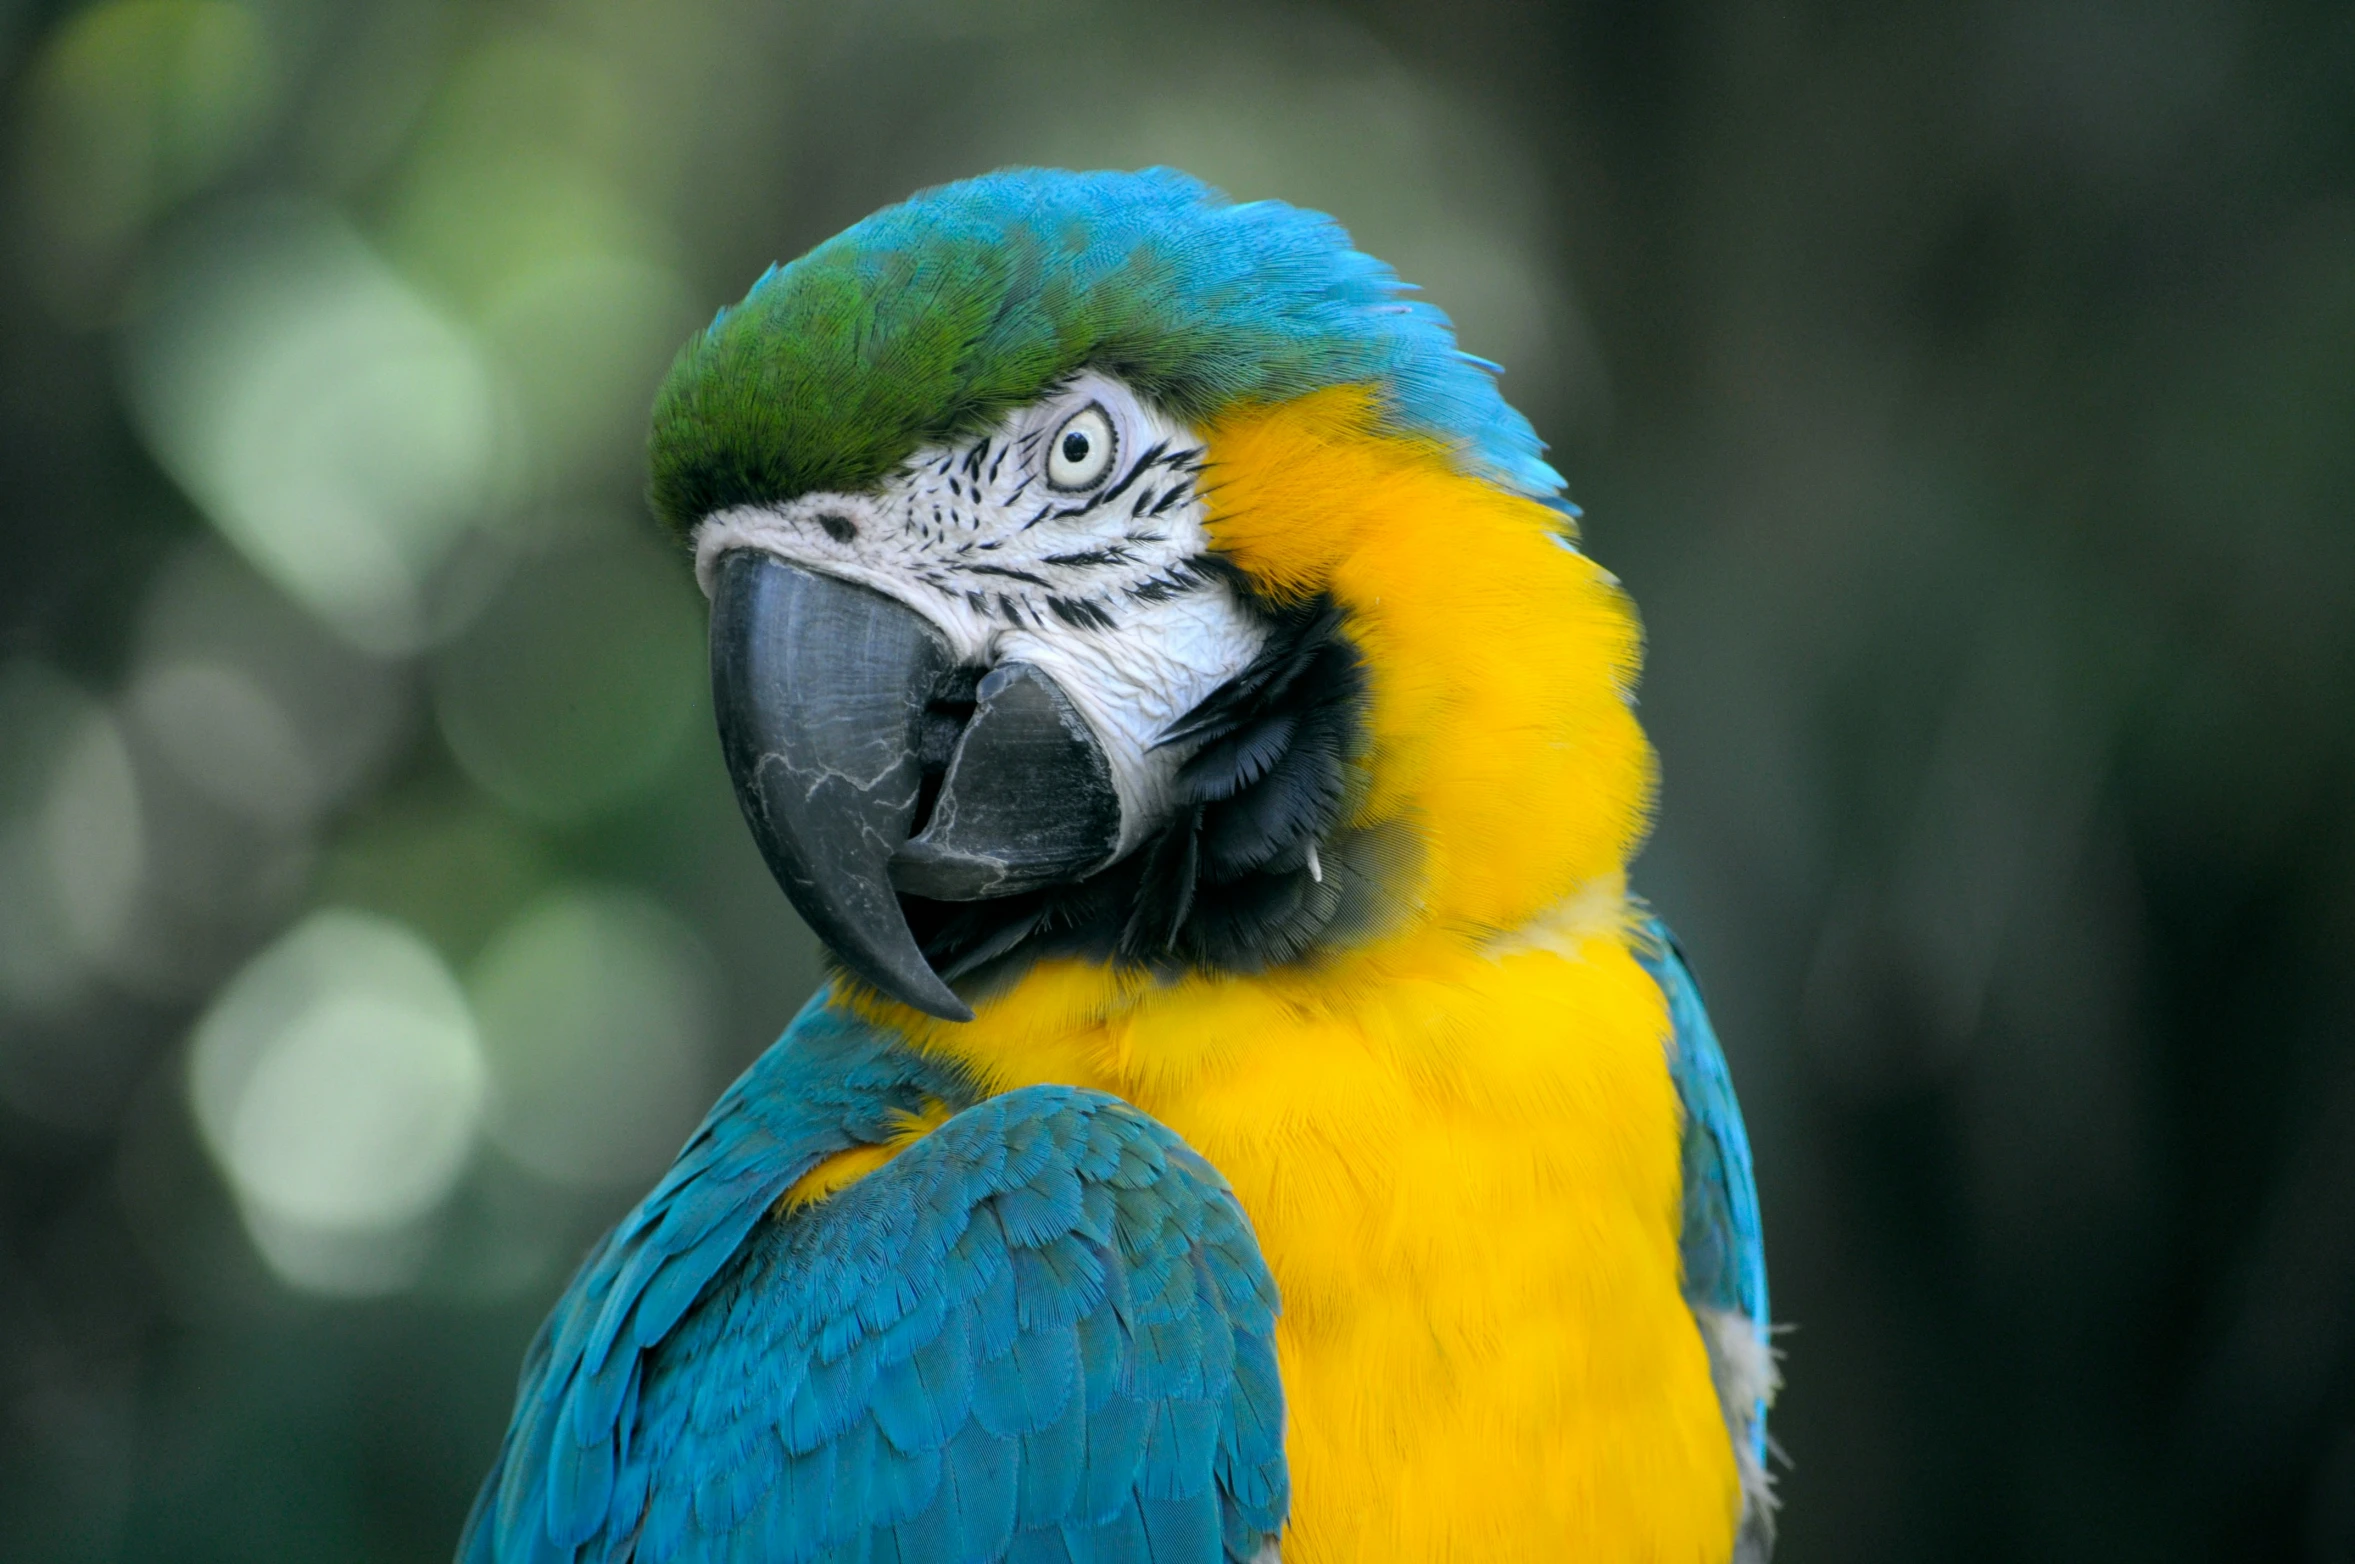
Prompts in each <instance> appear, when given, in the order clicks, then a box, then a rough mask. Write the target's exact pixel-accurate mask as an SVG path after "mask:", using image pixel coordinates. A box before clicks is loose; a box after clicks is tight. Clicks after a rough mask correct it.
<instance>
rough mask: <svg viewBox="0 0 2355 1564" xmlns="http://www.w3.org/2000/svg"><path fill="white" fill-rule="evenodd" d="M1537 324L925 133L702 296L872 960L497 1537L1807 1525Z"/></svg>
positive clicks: (736, 704)
mask: <svg viewBox="0 0 2355 1564" xmlns="http://www.w3.org/2000/svg"><path fill="white" fill-rule="evenodd" d="M1500 373H1501V370H1500V367H1499V366H1498V365H1496V364H1494V363H1492V362H1490V361H1488V360H1485V359H1481V358H1477V357H1474V356H1472V355H1470V354H1468V353H1466V352H1464V351H1462V350H1461V349H1460V348H1459V347H1458V346H1457V342H1456V337H1455V333H1454V328H1453V326H1452V324H1451V323H1450V321H1449V318H1448V317H1447V316H1446V315H1445V314H1444V313H1443V312H1442V311H1441V310H1440V309H1439V308H1438V307H1437V306H1436V305H1434V304H1432V303H1430V302H1427V301H1425V300H1423V299H1422V298H1420V297H1419V296H1418V295H1417V292H1416V290H1414V289H1413V288H1412V287H1411V286H1410V285H1409V284H1407V283H1405V282H1403V281H1401V280H1400V278H1399V277H1398V275H1397V274H1396V273H1395V272H1394V271H1393V270H1392V269H1391V268H1390V267H1388V266H1387V265H1385V264H1383V263H1382V262H1380V261H1378V260H1376V259H1374V258H1372V257H1371V256H1369V255H1367V254H1364V253H1361V252H1360V251H1359V250H1358V249H1357V248H1356V247H1355V245H1354V242H1353V241H1352V240H1351V238H1350V237H1349V235H1348V233H1347V232H1346V231H1345V230H1344V229H1343V228H1342V227H1341V226H1340V225H1339V224H1338V223H1337V222H1336V221H1335V220H1334V219H1332V218H1330V217H1327V216H1325V215H1322V214H1320V213H1317V212H1314V211H1310V210H1307V209H1305V208H1301V207H1296V206H1293V205H1289V204H1286V203H1283V202H1280V201H1274V200H1253V201H1235V200H1232V199H1230V198H1229V197H1227V196H1226V195H1225V194H1223V193H1221V192H1219V191H1217V190H1215V189H1213V188H1212V187H1210V186H1208V185H1206V184H1204V183H1202V182H1200V181H1198V180H1196V179H1194V178H1193V177H1191V176H1189V175H1187V174H1184V173H1181V172H1178V171H1175V170H1171V169H1151V170H1146V171H1143V172H1097V173H1075V172H1069V171H1063V170H1056V169H1041V168H1010V169H1002V170H999V171H997V172H993V173H989V174H985V175H982V176H979V177H975V178H970V179H966V180H963V181H960V182H956V183H950V184H945V185H942V186H939V187H937V188H932V189H929V190H926V191H923V192H920V193H918V194H916V195H914V196H912V197H910V198H909V199H907V200H905V201H903V202H901V203H899V204H896V205H893V206H889V207H886V208H884V209H883V210H881V211H879V212H877V213H876V214H874V215H873V216H870V217H868V218H866V219H864V220H863V221H860V222H858V223H857V224H855V225H854V226H852V227H850V228H848V229H846V230H844V231H843V232H841V233H840V234H838V235H836V236H835V237H834V238H832V239H829V240H827V241H826V242H824V243H822V244H820V245H818V246H817V247H816V248H815V249H813V250H811V251H809V252H808V253H807V254H805V255H803V256H802V257H801V258H799V259H798V260H795V261H793V262H791V263H790V264H786V265H783V266H781V267H780V266H772V267H770V268H769V269H768V271H767V272H766V273H764V274H763V275H762V276H761V277H760V278H759V279H758V280H757V281H756V282H755V283H754V284H753V286H752V288H751V290H750V291H749V292H748V293H747V294H746V295H745V296H744V298H743V299H742V301H741V302H739V303H737V304H735V305H732V306H730V307H728V308H726V309H723V310H721V311H720V312H719V314H718V315H717V316H716V317H715V318H714V319H713V320H712V322H711V324H710V325H709V326H708V327H707V328H706V329H704V330H702V331H701V332H699V333H698V334H696V335H695V336H694V337H692V338H691V339H690V340H689V342H688V343H687V344H686V346H685V347H684V348H683V349H682V350H681V351H680V353H679V355H678V357H677V358H676V360H675V362H674V364H673V366H672V368H671V369H670V371H669V373H668V376H667V378H666V379H665V380H664V381H663V383H662V386H661V388H660V390H659V392H658V394H657V397H656V400H655V404H654V411H653V416H652V432H651V436H650V440H649V446H648V450H649V457H648V461H649V491H648V492H649V498H650V505H651V508H652V509H653V511H654V512H655V513H656V515H657V517H658V518H659V519H660V521H661V522H662V523H663V524H664V525H665V526H666V527H668V528H669V529H671V530H672V532H673V535H674V536H675V537H676V538H677V540H678V542H679V547H680V551H681V553H682V555H685V554H690V553H691V555H692V559H693V568H694V572H695V576H696V579H697V581H698V582H699V583H700V585H701V587H702V589H703V591H704V593H705V595H706V597H707V598H708V601H709V605H710V656H711V689H712V699H713V707H714V713H715V717H716V723H717V727H718V732H719V739H720V750H721V754H722V757H723V759H724V762H725V765H726V768H727V771H728V774H729V776H730V779H731V781H732V784H733V787H734V790H735V793H736V796H737V801H738V803H739V805H740V807H741V811H742V814H743V816H744V819H745V822H746V824H747V826H748V827H749V830H750V833H751V835H752V838H753V840H754V842H755V843H756V844H757V846H758V849H759V852H760V855H761V857H762V858H763V860H764V861H765V863H766V865H767V867H768V869H769V871H770V872H771V874H772V875H773V876H774V878H775V879H776V881H777V883H778V885H779V887H780V888H781V889H782V891H783V893H784V894H785V896H786V897H787V898H788V899H789V900H790V902H791V904H792V905H793V907H794V908H795V909H796V910H797V911H798V912H799V913H800V915H801V917H802V918H803V919H804V920H805V921H806V922H807V924H808V925H809V927H810V929H811V930H812V931H813V932H814V934H815V935H816V936H817V938H818V940H819V941H820V942H821V943H822V945H823V947H824V949H825V952H826V957H825V961H826V967H825V974H824V977H823V981H822V985H821V987H820V988H819V990H818V992H817V994H816V996H815V997H814V998H812V999H811V1000H810V1001H809V1003H808V1005H807V1006H806V1007H805V1008H804V1009H803V1010H802V1011H801V1012H800V1014H799V1015H798V1016H797V1017H796V1018H795V1019H794V1020H793V1021H792V1022H791V1024H790V1025H789V1026H788V1027H787V1028H786V1030H785V1031H784V1033H783V1035H782V1037H781V1038H780V1039H779V1040H778V1041H777V1042H776V1043H775V1044H774V1045H773V1046H772V1047H770V1048H769V1050H768V1051H767V1052H766V1053H764V1054H762V1055H761V1056H760V1057H759V1058H758V1059H757V1060H756V1061H755V1062H754V1063H753V1064H752V1065H751V1066H750V1067H749V1069H747V1070H746V1072H745V1073H744V1074H743V1075H742V1077H741V1078H739V1079H738V1080H737V1081H736V1082H735V1083H734V1084H733V1085H732V1086H731V1087H729V1088H728V1089H727V1090H726V1092H725V1093H724V1094H723V1095H722V1096H721V1097H720V1098H719V1100H718V1102H717V1104H716V1106H714V1107H713V1108H712V1110H711V1111H710V1113H709V1115H708V1117H706V1118H705V1119H704V1121H703V1122H702V1124H701V1125H700V1127H699V1128H697V1129H696V1130H695V1131H694V1133H693V1135H692V1137H691V1138H690V1139H689V1140H688V1141H687V1143H686V1146H685V1148H684V1149H683V1150H682V1151H681V1152H680V1153H679V1156H678V1158H677V1160H676V1162H675V1163H674V1164H673V1165H672V1166H671V1167H670V1169H669V1170H668V1172H666V1173H665V1174H664V1175H663V1176H662V1178H661V1179H660V1181H659V1182H658V1183H657V1184H656V1185H655V1187H654V1188H653V1190H652V1192H651V1193H649V1194H648V1195H647V1196H646V1197H645V1198H644V1199H643V1201H641V1202H640V1203H639V1204H638V1205H637V1206H636V1207H635V1208H634V1209H633V1210H631V1211H630V1212H629V1213H628V1214H627V1215H626V1216H625V1217H624V1218H623V1219H622V1220H621V1221H620V1222H619V1224H618V1225H616V1226H615V1227H614V1228H613V1229H612V1230H611V1231H610V1232H609V1233H607V1234H606V1236H605V1237H604V1238H603V1239H602V1241H601V1242H599V1243H598V1244H597V1245H596V1246H595V1247H594V1248H593V1250H592V1251H591V1252H590V1253H589V1255H588V1257H587V1258H586V1260H585V1261H584V1262H583V1263H582V1264H581V1266H580V1267H579V1270H578V1272H577V1274H575V1275H574V1277H573V1278H572V1280H571V1282H570V1283H569V1285H568V1287H567V1288H566V1290H565V1291H564V1293H563V1294H562V1296H561V1298H560V1300H559V1301H558V1302H557V1303H556V1305H555V1306H554V1308H553V1310H552V1312H551V1313H550V1315H549V1317H548V1319H547V1321H546V1323H545V1325H544V1326H543V1327H542V1328H541V1330H540V1331H539V1334H538V1335H537V1337H536V1338H535V1340H534V1341H533V1343H532V1344H531V1346H530V1348H529V1350H528V1352H527V1354H526V1359H525V1363H524V1367H523V1370H522V1375H521V1380H520V1383H519V1386H518V1389H517V1394H516V1399H515V1404H514V1411H513V1415H512V1419H511V1422H510V1424H509V1427H508V1429H507V1432H506V1435H505V1439H504V1442H503V1444H502V1445H501V1447H500V1449H499V1452H498V1454H497V1456H496V1459H495V1464H494V1465H493V1467H492V1469H491V1471H490V1473H489V1475H488V1477H487V1479H486V1480H485V1482H484V1484H483V1486H482V1488H481V1490H480V1493H479V1496H478V1498H477V1499H476V1501H475V1504H474V1507H473V1509H472V1512H471V1514H470V1515H469V1517H468V1520H467V1522H466V1527H465V1530H464V1532H463V1534H462V1540H461V1542H460V1545H459V1558H460V1560H461V1561H462V1564H491V1561H509V1564H524V1561H535V1564H537V1561H549V1560H563V1561H589V1560H597V1561H607V1560H613V1561H621V1560H628V1561H635V1564H674V1561H676V1564H704V1561H715V1564H716V1561H723V1560H728V1561H758V1564H796V1561H826V1564H837V1561H844V1564H847V1561H854V1560H855V1561H862V1564H883V1561H897V1564H918V1561H923V1564H933V1561H938V1564H964V1561H973V1564H980V1561H999V1560H1004V1561H1013V1564H1047V1561H1054V1564H1148V1561H1150V1564H1278V1561H1282V1564H1340V1561H1401V1564H1404V1561H1436V1560H1472V1559H1478V1560H1482V1561H1490V1564H1493V1561H1504V1560H1560V1559H1581V1560H1663V1561H1678V1564H1683V1561H1691V1564H1725V1561H1728V1560H1735V1559H1739V1560H1744V1561H1752V1564H1756V1561H1763V1560H1765V1559H1766V1558H1767V1557H1768V1555H1769V1552H1770V1550H1771V1547H1772V1543H1773V1533H1774V1519H1775V1510H1776V1504H1777V1502H1778V1501H1777V1496H1776V1493H1775V1491H1774V1482H1773V1479H1772V1477H1771V1476H1770V1473H1769V1470H1768V1462H1769V1452H1770V1447H1769V1444H1768V1440H1767V1431H1766V1418H1767V1410H1768V1407H1769V1404H1770V1402H1771V1400H1772V1397H1773V1395H1774V1392H1775V1390H1776V1389H1777V1387H1778V1384H1779V1379H1780V1375H1779V1370H1778V1366H1777V1354H1776V1352H1775V1351H1774V1349H1773V1346H1772V1337H1771V1333H1770V1326H1769V1314H1768V1300H1767V1285H1766V1267H1765V1258H1764V1248H1763V1240H1762V1236H1761V1226H1760V1216H1759V1206H1758V1196H1757V1188H1756V1183H1755V1178H1754V1173H1753V1169H1752V1162H1751V1154H1750V1147H1749V1142H1748V1139H1747V1136H1746V1133H1745V1130H1744V1126H1743V1121H1742V1116H1741V1111H1740V1108H1739V1106H1738V1104H1737V1101H1736V1098H1735V1095H1734V1090H1733V1085H1732V1081H1731V1079H1730V1076H1729V1074H1728V1070H1727V1065H1726V1059H1725V1055H1724V1053H1723V1051H1722V1049H1721V1047H1720V1045H1719V1042H1718V1038H1717V1036H1716V1034H1715V1032H1714V1031H1713V1029H1712V1027H1711V1023H1710V1020H1709V1016H1708V1012H1707V1010H1706V1008H1705V1006H1704V1003H1703V999H1702V996H1701V993H1700V990H1699V988H1698V987H1697V985H1696V982H1695V979H1694V978H1693V976H1692V974H1691V972H1690V970H1689V969H1688V967H1687V964H1686V961H1685V958H1684V956H1683V954H1682V952H1681V951H1680V949H1679V947H1678V945H1677V944H1676V942H1675V940H1674V939H1673V938H1672V937H1671V936H1670V934H1669V933H1668V931H1667V930H1666V928H1665V927H1664V926H1663V925H1662V924H1661V922H1660V921H1659V920H1658V919H1657V917H1656V916H1654V915H1653V914H1652V913H1651V911H1650V910H1649V909H1648V907H1647V905H1646V904H1645V903H1644V902H1642V901H1641V900H1640V899H1638V898H1637V897H1636V896H1635V895H1634V894H1633V893H1631V891H1630V889H1629V883H1628V870H1629V861H1630V859H1631V857H1632V856H1633V855H1634V853H1635V852H1636V850H1637V848H1638V847H1639V846H1640V845H1641V843H1642V841H1643V839H1644V837H1645V835H1646V834H1647V832H1648V831H1649V829H1650V826H1651V822H1652V817H1653V811H1654V800H1655V792H1656V772H1657V765H1656V760H1655V757H1654V754H1653V751H1652V749H1651V747H1650V745H1649V742H1648V740H1647V739H1646V737H1645V735H1644V733H1643V731H1642V729H1641V727H1640V726H1639V724H1638V722H1637V720H1636V715H1635V688H1636V679H1637V674H1638V671H1639V665H1640V662H1641V653H1642V637H1641V632H1640V629H1639V627H1638V621H1637V618H1636V615H1635V610H1634V608H1633V606H1632V604H1631V602H1630V600H1629V598H1628V596H1627V594H1626V592H1625V591H1624V589H1623V588H1622V587H1621V585H1620V583H1619V582H1618V580H1617V578H1615V577H1614V576H1612V575H1611V574H1610V573H1609V572H1608V571H1606V570H1605V569H1603V568H1602V567H1601V566H1600V565H1598V564H1597V563H1595V562H1594V561H1593V560H1592V559H1591V558H1590V557H1589V556H1588V554H1587V553H1586V552H1584V549H1583V545H1582V542H1581V538H1580V532H1579V525H1578V524H1579V519H1580V513H1579V511H1578V510H1577V508H1576V507H1575V506H1573V505H1572V504H1571V503H1570V502H1569V500H1568V499H1567V498H1566V496H1565V481H1564V479H1563V478H1562V476H1561V475H1560V474H1559V473H1558V472H1556V471H1555V469H1554V468H1553V467H1552V466H1550V465H1549V464H1548V463H1547V462H1546V461H1545V460H1544V456H1543V452H1544V446H1543V445H1542V444H1541V443H1540V441H1539V440H1538V438H1537V435H1536V433H1535V432H1534V430H1533V428H1532V426H1531V424H1530V423H1529V422H1528V420H1527V419H1526V418H1524V417H1523V416H1522V415H1521V414H1520V413H1519V412H1517V411H1516V410H1515V409H1514V408H1513V407H1511V406H1510V405H1509V404H1508V403H1507V402H1506V401H1505V400H1504V398H1503V395H1502V392H1501V390H1500V388H1499V384H1498V379H1497V377H1498V375H1499V374H1500Z"/></svg>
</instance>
